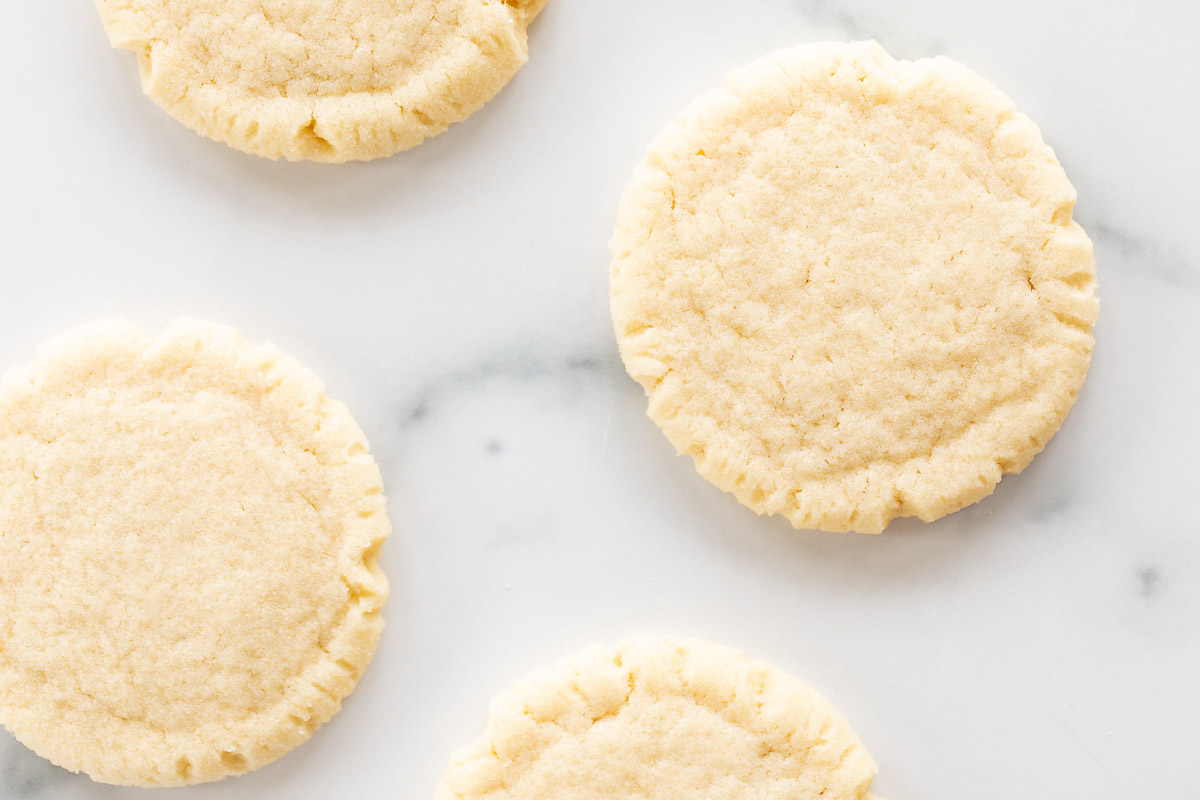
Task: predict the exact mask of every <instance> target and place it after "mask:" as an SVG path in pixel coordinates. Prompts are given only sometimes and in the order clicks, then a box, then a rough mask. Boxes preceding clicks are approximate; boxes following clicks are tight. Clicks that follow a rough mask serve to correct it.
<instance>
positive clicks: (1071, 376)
mask: <svg viewBox="0 0 1200 800" xmlns="http://www.w3.org/2000/svg"><path fill="white" fill-rule="evenodd" d="M1074 202H1075V191H1074V189H1072V187H1071V184H1070V183H1069V182H1068V181H1067V178H1066V176H1065V174H1064V173H1063V170H1062V168H1061V167H1060V166H1059V163H1058V161H1057V160H1056V159H1055V156H1054V153H1053V152H1052V151H1051V149H1050V148H1049V147H1048V146H1047V145H1046V144H1045V143H1044V142H1043V141H1042V138H1041V135H1040V133H1039V131H1038V129H1037V126H1035V125H1034V124H1033V122H1031V121H1030V120H1029V118H1027V117H1026V116H1024V115H1023V114H1020V113H1019V112H1018V111H1017V110H1016V108H1015V107H1014V105H1013V103H1012V101H1011V100H1009V99H1008V98H1007V97H1006V96H1004V95H1003V94H1001V93H1000V91H999V90H997V89H996V88H995V87H994V86H992V85H991V84H990V83H988V82H986V81H985V80H983V79H982V78H980V77H979V76H978V75H976V74H975V73H973V72H971V71H970V70H968V69H967V68H966V67H964V66H962V65H960V64H957V63H955V62H953V61H950V60H948V59H945V58H934V59H924V60H920V61H915V62H908V61H896V60H894V59H892V58H891V57H889V56H888V54H887V53H885V52H884V51H883V49H882V48H880V47H879V45H877V44H875V43H874V42H866V43H855V44H841V43H827V44H815V45H805V46H802V47H797V48H795V49H792V50H786V51H783V52H779V53H776V54H774V55H771V56H768V57H766V58H764V59H762V60H760V61H757V62H755V63H753V64H751V65H750V66H748V67H745V68H743V69H741V70H739V71H737V72H735V73H733V74H732V75H731V76H730V78H729V81H728V85H727V86H726V87H725V88H721V89H716V90H713V91H710V92H708V93H707V94H704V95H702V96H701V97H700V98H699V99H697V100H696V101H695V102H694V103H693V104H692V105H691V106H690V107H689V108H688V109H687V110H685V111H684V112H683V113H682V114H681V115H680V116H679V117H678V118H677V119H676V120H675V121H674V122H673V123H672V124H671V125H670V126H668V127H667V129H666V130H664V131H663V132H662V134H661V135H660V136H659V137H658V138H657V139H656V140H655V141H654V143H653V144H652V145H651V146H650V149H649V153H648V155H647V156H646V159H645V161H644V162H643V163H642V164H641V165H640V166H639V167H638V168H637V171H636V172H635V174H634V177H633V180H632V182H631V183H630V185H629V187H628V188H627V190H626V192H625V196H624V198H623V200H622V202H621V206H620V212H619V215H618V222H617V226H616V233H615V235H614V237H613V240H612V251H613V265H612V274H611V293H612V296H611V300H612V315H613V321H614V325H615V328H616V334H617V338H618V340H619V343H620V348H621V355H622V358H623V359H624V362H625V366H626V368H627V369H628V371H629V373H630V375H632V376H633V377H634V378H635V379H637V380H638V381H639V382H640V383H641V384H642V385H643V387H644V388H645V389H646V392H647V394H648V395H649V414H650V416H651V417H652V418H653V419H654V421H655V422H656V423H657V424H658V425H659V427H660V428H662V430H663V431H664V432H665V433H666V435H667V437H668V438H669V439H670V440H671V442H672V443H673V444H674V445H675V447H676V448H677V449H678V450H679V451H680V452H682V453H687V454H689V455H691V456H692V457H693V458H694V460H695V463H696V467H697V469H698V471H699V472H700V473H701V474H702V475H703V476H704V477H705V478H707V479H708V480H710V481H711V482H712V483H714V484H716V485H717V486H719V487H720V488H722V489H724V490H726V491H728V492H732V493H733V494H735V495H736V496H737V498H738V499H739V500H740V501H741V502H742V503H744V504H745V505H747V506H749V507H750V508H752V509H754V510H755V511H757V512H759V513H769V514H782V515H784V516H785V517H787V518H788V519H789V520H790V521H791V522H792V524H793V525H794V526H796V527H797V528H817V529H821V530H828V531H859V532H864V533H878V532H880V531H882V530H883V529H884V528H885V527H886V526H887V525H888V523H889V522H890V521H891V520H892V519H894V518H895V517H905V516H916V517H920V518H921V519H923V520H926V521H930V520H934V519H937V518H939V517H941V516H943V515H945V514H948V513H950V512H952V511H955V510H957V509H960V508H962V507H963V506H966V505H969V504H971V503H974V502H976V501H978V500H980V499H981V498H983V497H984V496H986V495H988V494H990V493H991V491H992V490H993V488H994V487H995V486H996V483H997V482H998V481H999V480H1000V478H1001V476H1002V475H1003V474H1004V473H1010V472H1019V471H1020V470H1021V469H1023V468H1024V467H1025V466H1026V465H1027V464H1028V463H1029V461H1030V460H1031V459H1032V458H1033V456H1034V455H1036V454H1037V453H1038V452H1039V451H1040V450H1041V449H1042V448H1043V447H1044V446H1045V444H1046V442H1047V441H1049V439H1050V437H1051V436H1053V435H1054V433H1055V432H1056V431H1057V430H1058V428H1059V426H1060V425H1061V424H1062V422H1063V419H1064V418H1065V417H1066V415H1067V412H1068V411H1069V410H1070V408H1071V406H1072V404H1073V403H1074V401H1075V396H1076V393H1077V392H1078V390H1079V388H1080V386H1081V385H1082V383H1083V380H1084V376H1085V374H1086V372H1087V368H1088V364H1089V361H1090V358H1091V351H1092V341H1093V340H1092V333H1091V329H1092V324H1093V322H1094V321H1095V318H1096V311H1097V304H1096V295H1095V269H1094V261H1093V257H1092V245H1091V241H1090V240H1089V239H1088V237H1087V235H1086V234H1085V233H1084V232H1083V230H1082V229H1081V228H1080V227H1079V225H1077V224H1076V223H1075V222H1074V221H1072V218H1071V214H1072V209H1073V206H1074Z"/></svg>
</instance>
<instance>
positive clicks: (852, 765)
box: [435, 637, 875, 800]
mask: <svg viewBox="0 0 1200 800" xmlns="http://www.w3.org/2000/svg"><path fill="white" fill-rule="evenodd" d="M874 776H875V762H874V761H873V760H872V759H871V756H870V755H869V754H868V753H867V751H866V749H865V748H864V747H863V744H862V742H860V741H859V739H858V736H856V735H855V733H854V731H853V730H851V728H850V726H849V724H847V722H846V721H845V720H844V719H842V717H841V716H840V715H839V714H838V713H837V712H836V711H835V710H834V709H833V708H832V707H831V706H830V705H829V703H828V702H827V701H826V700H825V699H824V698H822V697H821V696H820V695H818V694H817V693H816V692H814V691H813V690H812V689H810V688H808V687H807V686H805V685H804V684H803V683H801V682H800V681H799V680H798V679H796V678H793V677H791V676H789V675H787V674H785V673H783V672H781V671H780V670H778V669H776V668H775V667H773V666H771V665H770V664H767V663H765V662H762V661H757V662H751V661H748V660H747V659H746V657H745V656H743V655H742V654H740V653H738V652H737V651H735V650H731V649H729V648H727V647H721V646H718V645H714V644H708V643H705V642H701V641H696V640H685V639H675V638H662V637H637V638H633V639H629V640H626V641H625V642H624V643H622V644H621V645H620V646H618V647H616V648H606V647H592V648H590V649H588V650H585V651H584V652H582V653H580V654H578V655H576V656H575V657H573V658H570V659H568V660H566V661H564V662H563V663H561V664H559V665H558V666H556V667H554V668H552V669H543V670H540V671H538V672H535V673H534V674H533V675H530V676H529V677H527V678H525V679H524V680H522V681H520V682H519V683H517V684H516V685H515V686H513V687H512V688H511V689H509V690H508V691H507V692H505V693H504V694H502V695H500V696H499V697H497V698H496V699H495V700H494V701H493V702H492V711H491V719H490V721H489V723H488V728H487V732H486V733H485V734H484V736H483V738H481V739H480V740H479V741H477V742H475V744H473V745H471V746H470V747H468V748H466V749H464V750H462V751H460V752H458V753H456V754H455V755H454V757H453V760H452V762H451V764H450V767H449V769H448V770H447V771H446V774H445V777H444V778H443V779H442V783H441V785H440V786H439V788H438V790H437V793H436V795H435V796H436V800H484V799H485V798H486V799H487V800H560V799H561V800H625V798H638V799H639V800H860V798H861V799H862V800H867V798H868V797H869V796H868V795H867V794H866V792H867V789H868V787H869V786H870V785H871V781H872V779H873V778H874Z"/></svg>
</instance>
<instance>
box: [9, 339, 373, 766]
mask: <svg viewBox="0 0 1200 800" xmlns="http://www.w3.org/2000/svg"><path fill="white" fill-rule="evenodd" d="M388 530H389V528H388V520H387V516H386V513H385V508H384V498H383V489H382V484H381V480H380V475H379V470H378V468H377V467H376V465H375V461H374V460H373V459H372V458H371V456H370V455H369V453H368V450H367V443H366V441H365V439H364V437H363V433H362V431H361V430H360V429H359V428H358V426H357V425H356V424H355V422H354V420H353V419H352V418H351V417H350V414H349V413H348V412H347V411H346V409H345V407H343V406H342V405H341V404H339V403H336V402H333V401H331V400H329V399H328V398H326V397H325V393H324V387H323V385H322V384H321V381H320V380H319V379H318V378H317V377H316V376H315V375H313V373H312V372H310V371H309V370H308V369H306V368H305V367H304V366H302V365H301V364H299V363H298V362H296V361H295V360H293V359H292V358H290V357H288V356H286V355H284V354H283V353H281V352H280V351H279V350H277V349H276V348H274V347H272V346H270V345H265V346H256V347H251V346H248V345H247V344H246V343H245V342H243V341H242V340H241V339H240V338H239V337H238V336H237V334H236V333H234V331H233V330H232V329H231V328H226V327H221V326H215V325H210V324H205V323H199V322H190V321H179V322H176V323H173V324H172V325H171V326H170V327H168V328H167V329H166V330H165V331H164V332H163V333H162V334H161V335H159V336H158V337H157V338H155V339H150V338H147V337H146V336H144V335H142V334H141V333H140V332H139V331H138V330H137V329H136V328H135V327H133V326H132V325H131V324H129V323H127V322H123V321H110V322H105V323H100V324H96V325H91V326H87V327H84V328H80V329H77V330H75V331H72V332H70V333H67V334H64V335H62V336H60V337H58V338H56V339H54V340H52V341H50V342H49V343H47V344H45V345H43V346H42V347H41V348H39V350H38V354H37V358H36V360H35V361H34V363H33V365H32V366H31V367H28V368H23V369H17V370H12V371H10V372H8V373H6V374H5V375H4V377H3V378H2V379H0V722H3V724H4V725H5V727H7V728H8V729H9V730H10V731H11V732H12V733H13V734H14V735H15V736H16V737H17V739H19V740H20V741H21V742H23V743H24V744H26V745H27V746H29V747H30V748H32V749H33V750H34V751H36V752H37V753H39V754H40V755H42V756H44V757H45V758H48V759H49V760H51V761H53V762H54V763H55V764H58V765H59V766H62V767H65V768H67V769H70V770H73V771H80V772H85V773H87V774H88V775H89V776H91V777H92V778H93V779H94V780H97V781H102V782H105V783H114V784H123V785H130V786H173V785H181V784H188V783H199V782H202V781H211V780H216V779H218V778H222V777H225V776H227V775H234V774H238V773H242V772H246V771H247V770H251V769H255V768H258V767H261V766H263V765H264V764H266V763H268V762H270V761H272V760H274V759H276V758H278V757H279V756H281V755H283V754H284V753H286V752H288V751H289V750H291V749H292V748H293V747H295V746H296V745H298V744H300V743H301V742H303V741H304V740H305V739H307V738H308V737H309V736H310V735H311V734H312V733H313V731H314V730H315V729H316V728H317V727H318V726H320V725H321V724H322V723H324V722H325V721H326V720H328V719H329V718H330V717H332V716H333V715H334V714H335V713H336V712H337V711H338V709H339V708H340V705H341V700H342V699H343V698H344V697H345V696H346V695H348V694H349V693H350V692H351V691H352V690H353V689H354V686H355V684H356V683H357V681H358V679H359V676H360V675H361V674H362V672H363V670H364V669H365V668H366V666H367V663H368V662H369V661H370V659H371V655H372V653H373V652H374V650H375V645H376V642H377V641H378V639H379V634H380V630H381V629H382V626H383V622H382V620H381V618H380V608H381V607H382V605H383V603H384V600H385V599H386V596H387V581H386V579H385V577H384V575H383V573H382V572H381V571H380V568H379V564H378V550H379V547H380V545H381V543H382V542H383V540H384V538H385V537H386V536H387V535H388Z"/></svg>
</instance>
